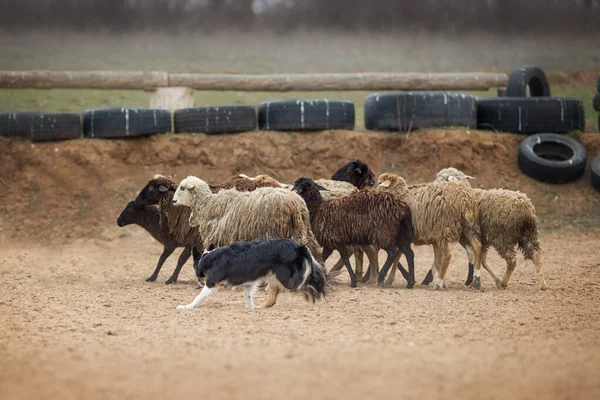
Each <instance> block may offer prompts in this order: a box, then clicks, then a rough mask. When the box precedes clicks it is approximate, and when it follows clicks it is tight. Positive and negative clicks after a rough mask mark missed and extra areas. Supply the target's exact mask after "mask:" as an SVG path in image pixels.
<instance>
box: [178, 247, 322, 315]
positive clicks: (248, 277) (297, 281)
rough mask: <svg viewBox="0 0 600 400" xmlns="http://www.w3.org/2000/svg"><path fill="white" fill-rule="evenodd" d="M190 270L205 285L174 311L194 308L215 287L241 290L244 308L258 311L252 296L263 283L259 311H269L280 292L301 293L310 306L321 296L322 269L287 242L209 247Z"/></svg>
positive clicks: (307, 251) (310, 257) (299, 249)
mask: <svg viewBox="0 0 600 400" xmlns="http://www.w3.org/2000/svg"><path fill="white" fill-rule="evenodd" d="M194 268H195V269H196V276H197V277H198V279H199V280H200V279H204V280H205V285H204V287H203V288H202V291H201V292H200V294H199V295H198V296H196V298H195V299H194V301H192V302H191V303H190V304H188V305H187V306H182V305H180V306H177V308H178V309H182V308H188V309H192V308H196V307H198V305H199V304H200V303H201V302H202V301H203V300H204V299H205V298H206V297H208V296H209V295H210V294H212V293H213V292H214V291H215V290H216V286H217V285H224V286H242V287H244V301H245V303H246V308H260V306H255V305H254V301H253V299H252V296H253V294H254V292H255V291H256V290H257V288H258V286H259V285H260V284H261V283H263V282H267V284H268V286H269V297H268V299H267V302H266V303H265V304H264V306H263V307H273V305H275V302H276V301H277V295H278V294H279V292H280V291H281V290H289V291H293V292H295V291H301V292H302V294H303V295H304V298H305V299H306V301H308V302H310V303H313V304H314V302H315V299H319V298H320V297H321V296H322V295H325V284H326V280H327V274H326V272H325V268H324V267H323V266H322V265H321V264H319V263H318V262H317V260H315V258H314V257H313V256H312V254H311V253H310V250H308V248H306V246H304V245H301V244H299V243H297V242H295V241H294V240H291V239H275V240H265V241H253V242H235V243H232V244H230V245H229V246H223V247H219V248H216V249H215V248H214V246H213V245H211V246H209V248H208V250H207V251H206V252H204V254H202V257H201V258H200V261H199V262H198V264H197V265H195V266H194Z"/></svg>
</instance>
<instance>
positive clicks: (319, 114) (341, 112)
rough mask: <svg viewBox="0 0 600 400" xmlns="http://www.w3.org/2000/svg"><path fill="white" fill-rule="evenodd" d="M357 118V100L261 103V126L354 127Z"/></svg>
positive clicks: (281, 128) (298, 128)
mask: <svg viewBox="0 0 600 400" xmlns="http://www.w3.org/2000/svg"><path fill="white" fill-rule="evenodd" d="M354 119H355V117H354V103H352V102H350V101H345V100H326V99H323V100H282V101H270V102H263V103H260V105H259V106H258V127H259V129H264V130H274V131H289V130H294V131H320V130H326V129H348V130H352V129H354Z"/></svg>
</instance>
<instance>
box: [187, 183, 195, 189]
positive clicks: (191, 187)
mask: <svg viewBox="0 0 600 400" xmlns="http://www.w3.org/2000/svg"><path fill="white" fill-rule="evenodd" d="M187 188H188V190H193V189H194V188H195V186H194V185H189V184H188V185H187Z"/></svg>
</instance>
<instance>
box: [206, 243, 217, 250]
mask: <svg viewBox="0 0 600 400" xmlns="http://www.w3.org/2000/svg"><path fill="white" fill-rule="evenodd" d="M214 249H215V245H214V244H212V243H211V244H210V246H208V251H213V250H214Z"/></svg>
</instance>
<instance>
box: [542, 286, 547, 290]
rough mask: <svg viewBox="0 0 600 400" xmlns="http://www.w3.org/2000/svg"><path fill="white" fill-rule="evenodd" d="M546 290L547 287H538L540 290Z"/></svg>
mask: <svg viewBox="0 0 600 400" xmlns="http://www.w3.org/2000/svg"><path fill="white" fill-rule="evenodd" d="M546 289H548V286H546V285H542V286H541V287H540V290H546Z"/></svg>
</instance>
